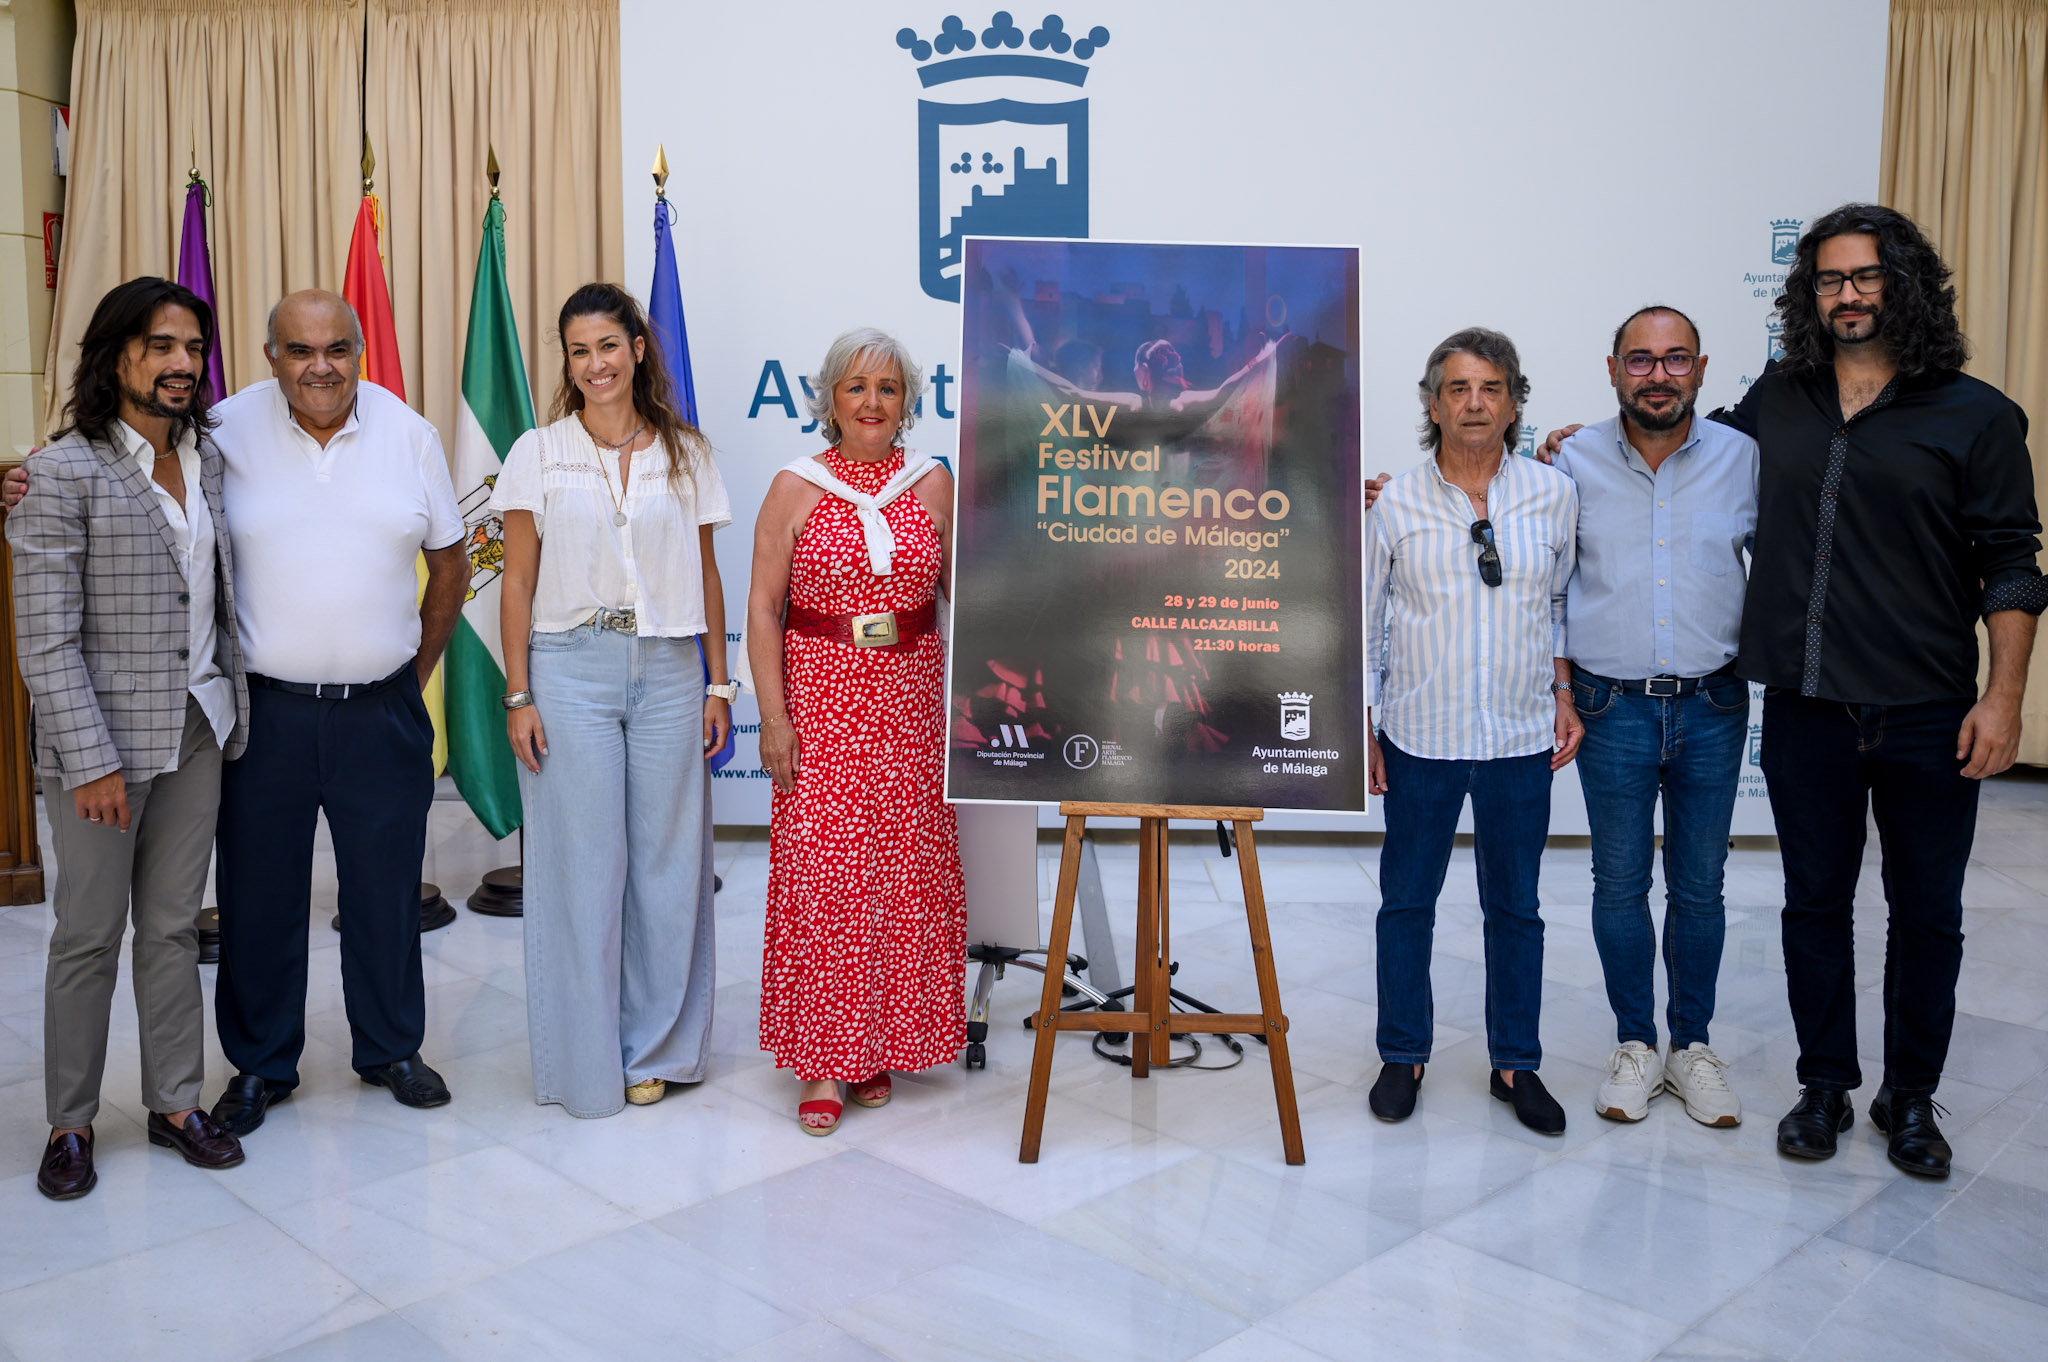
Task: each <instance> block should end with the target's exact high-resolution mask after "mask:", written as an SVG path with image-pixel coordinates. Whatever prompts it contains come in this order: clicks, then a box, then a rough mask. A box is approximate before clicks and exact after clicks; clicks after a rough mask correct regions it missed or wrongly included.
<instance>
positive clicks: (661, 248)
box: [647, 195, 733, 771]
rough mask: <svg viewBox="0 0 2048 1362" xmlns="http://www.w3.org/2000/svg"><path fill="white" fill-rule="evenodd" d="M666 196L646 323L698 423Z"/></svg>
mask: <svg viewBox="0 0 2048 1362" xmlns="http://www.w3.org/2000/svg"><path fill="white" fill-rule="evenodd" d="M668 214H669V206H668V200H667V199H666V198H664V197H662V196H660V195H656V196H655V200H654V285H653V287H652V288H650V289H649V290H648V291H647V324H648V325H649V326H652V327H653V328H654V336H655V339H656V340H658V341H660V342H661V353H662V357H663V358H664V359H666V360H667V361H668V374H669V378H670V380H671V381H673V382H674V383H675V385H676V400H677V401H679V402H681V403H682V407H683V419H684V420H686V421H688V422H689V423H690V424H691V425H693V426H694V425H696V424H697V384H696V382H695V380H693V379H692V378H691V377H690V333H689V331H688V330H686V329H685V328H684V326H683V286H682V284H681V282H680V281H678V280H677V278H676V246H675V240H674V239H673V238H672V237H671V236H670V235H669V231H668ZM698 659H699V661H701V662H702V663H703V666H704V680H705V683H706V684H709V683H710V681H711V658H710V657H709V656H708V655H707V654H705V653H704V651H703V645H702V644H699V645H698ZM732 754H733V735H732V734H731V733H730V732H728V733H727V734H726V735H725V746H723V747H721V748H719V749H718V750H717V751H716V752H713V753H712V754H711V758H710V764H711V769H712V770H714V771H716V770H718V769H719V768H720V767H722V766H724V765H725V764H726V763H727V762H729V761H731V760H732Z"/></svg>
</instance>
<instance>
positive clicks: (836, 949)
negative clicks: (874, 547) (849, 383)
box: [761, 449, 967, 1082]
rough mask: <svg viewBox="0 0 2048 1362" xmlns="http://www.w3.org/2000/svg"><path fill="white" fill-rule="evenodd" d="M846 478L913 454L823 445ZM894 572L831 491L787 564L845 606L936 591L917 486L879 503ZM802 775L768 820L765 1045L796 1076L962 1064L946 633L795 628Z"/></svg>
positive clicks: (933, 557)
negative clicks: (861, 644) (816, 633)
mask: <svg viewBox="0 0 2048 1362" xmlns="http://www.w3.org/2000/svg"><path fill="white" fill-rule="evenodd" d="M825 465H826V467H827V468H829V469H830V470H831V471H832V473H833V474H834V475H835V476H837V477H838V478H839V479H840V480H841V481H843V482H845V483H846V484H847V485H848V486H850V487H855V488H859V489H860V490H861V491H864V492H874V491H876V490H878V489H879V488H880V487H881V486H882V484H883V483H885V482H887V481H888V480H889V478H890V477H891V476H893V475H894V474H895V473H896V472H897V470H899V469H900V468H902V467H903V451H902V450H900V449H898V450H895V451H894V452H892V453H891V455H890V456H889V457H888V458H887V459H884V460H881V461H880V462H877V463H868V464H862V463H854V462H851V461H848V460H846V459H842V458H841V457H840V456H839V452H838V450H836V449H833V450H828V451H827V452H826V455H825ZM883 515H884V516H885V517H886V518H887V520H888V522H889V529H890V531H891V532H892V533H893V534H894V535H895V536H896V554H895V560H894V564H893V569H894V570H893V572H892V574H891V575H890V576H887V577H877V576H875V575H874V572H873V570H872V569H871V568H870V566H869V564H868V555H867V545H866V542H865V541H864V540H863V538H862V537H861V532H860V522H859V521H858V520H857V519H856V518H855V516H854V512H853V508H852V507H851V506H849V505H847V504H846V503H845V502H844V501H841V500H840V499H839V498H837V497H835V496H831V495H829V494H828V495H827V496H825V497H824V499H822V500H821V501H819V503H818V505H817V507H816V509H814V510H813V511H812V512H811V515H810V519H809V520H807V521H806V522H805V523H804V528H803V533H802V534H801V535H800V536H798V538H797V542H796V549H795V552H794V554H793V556H792V558H791V561H790V572H789V595H790V599H791V600H793V601H794V602H796V603H797V604H798V605H801V606H804V607H806V608H807V609H811V610H817V611H822V612H824V613H827V614H833V615H854V614H870V613H874V612H877V611H882V610H896V611H906V610H912V609H915V608H916V607H918V606H920V605H923V604H924V603H925V602H927V601H929V600H931V599H932V598H933V596H934V595H935V594H936V592H937V589H938V581H939V566H940V547H939V537H938V533H937V530H936V529H935V528H934V526H933V525H932V521H931V517H930V516H928V515H927V514H926V513H925V509H924V507H923V506H922V505H921V504H920V503H919V502H918V499H917V495H916V493H915V492H914V491H913V492H905V493H904V494H903V495H902V496H899V497H897V498H896V500H894V501H893V502H891V503H890V504H889V505H888V506H887V507H885V508H884V510H883ZM782 645H783V685H784V688H785V690H786V691H787V694H788V702H789V714H790V719H791V721H792V722H793V723H794V724H795V726H796V731H797V739H798V742H799V744H800V746H799V748H798V766H799V772H798V776H797V781H796V788H795V789H794V790H790V791H787V792H784V791H781V790H777V791H776V792H775V796H774V801H775V802H774V809H773V813H772V816H771V820H770V844H769V869H768V927H767V941H766V944H765V948H764V951H763V958H762V962H761V1046H762V1048H763V1049H765V1050H770V1051H772V1052H773V1053H774V1055H775V1062H776V1065H777V1067H779V1068H785V1069H794V1070H796V1075H797V1077H798V1078H801V1079H804V1080H806V1081H809V1080H812V1079H825V1078H837V1079H844V1080H846V1081H848V1082H859V1081H860V1080H862V1079H866V1078H871V1077H873V1076H874V1075H875V1074H877V1073H879V1072H881V1071H883V1070H888V1069H895V1070H903V1071H911V1070H917V1069H926V1068H930V1067H931V1066H933V1065H935V1064H945V1063H949V1062H951V1061H952V1060H953V1059H954V1058H955V1057H957V1056H958V1054H959V1053H960V1047H961V1046H962V1045H963V1044H965V1043H966V1038H967V1019H966V1010H965V1006H964V1002H963V998H962V985H963V982H964V977H965V972H966V947H967V905H966V893H965V887H964V885H963V882H962V880H961V876H960V843H959V834H958V832H957V829H956V827H955V824H954V821H953V810H952V808H951V807H950V806H948V805H947V804H946V803H945V801H944V800H943V799H941V798H940V791H941V790H942V789H943V780H944V775H945V769H944V761H945V726H944V719H945V697H944V689H945V672H946V653H945V645H944V643H943V642H942V641H941V640H940V638H939V636H938V634H937V633H928V634H926V635H924V636H923V637H922V638H920V639H918V640H917V642H916V643H915V644H914V645H913V646H911V647H907V648H901V649H896V648H856V647H854V646H853V645H852V644H849V643H838V642H834V641H832V640H830V639H821V638H812V637H809V636H806V635H802V634H795V633H785V634H784V635H783V639H782Z"/></svg>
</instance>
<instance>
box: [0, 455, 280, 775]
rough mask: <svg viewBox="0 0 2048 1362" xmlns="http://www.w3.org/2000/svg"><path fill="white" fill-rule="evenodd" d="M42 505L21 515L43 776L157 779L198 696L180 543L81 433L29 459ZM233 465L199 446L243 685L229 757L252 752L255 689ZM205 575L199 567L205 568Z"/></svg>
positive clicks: (28, 655) (118, 465)
mask: <svg viewBox="0 0 2048 1362" xmlns="http://www.w3.org/2000/svg"><path fill="white" fill-rule="evenodd" d="M28 470H29V495H28V496H27V497H25V498H24V499H23V500H22V502H21V504H20V505H19V506H16V507H15V508H14V510H13V512H12V513H11V514H9V515H8V517H7V544H8V547H9V549H11V550H12V552H13V559H14V638H15V655H16V656H17V657H18V658H19V660H20V662H21V677H22V680H23V681H24V682H26V683H27V685H28V692H29V695H30V697H31V698H32V699H33V700H34V702H35V715H36V742H35V746H36V768H37V769H38V770H39V771H42V772H44V773H46V774H56V775H59V776H61V777H62V779H63V782H64V788H65V789H67V790H68V789H74V788H76V787H77V786H80V785H83V784H84V783H85V782H87V781H89V780H96V779H98V778H99V777H101V776H104V775H108V774H110V773H111V772H114V771H124V772H126V773H127V776H128V778H129V779H130V780H147V779H149V778H150V777H151V776H153V775H155V774H156V773H157V772H159V771H161V770H162V769H163V768H164V766H165V765H166V764H167V763H168V762H169V761H170V759H171V757H172V755H173V754H174V753H175V752H176V751H177V748H178V741H179V739H180V737H181V736H182V735H183V733H184V730H185V700H186V696H187V695H188V693H189V692H190V690H191V682H192V670H191V663H190V661H189V660H188V658H187V653H188V651H189V649H190V646H191V617H190V607H189V606H188V605H187V604H186V602H185V601H184V600H181V599H180V598H181V597H183V596H185V595H186V594H187V593H186V585H185V576H184V574H183V573H182V572H181V571H179V568H178V557H177V541H176V540H175V539H174V538H173V537H172V533H171V526H170V522H169V520H167V519H166V518H165V517H164V511H163V506H162V505H161V504H160V503H159V502H158V501H157V496H156V492H155V490H154V489H153V488H152V487H151V486H150V480H149V478H148V476H147V475H145V474H144V473H143V471H142V469H141V468H140V467H139V466H138V465H137V464H136V462H135V460H134V459H133V458H131V457H129V456H128V455H127V454H126V453H125V452H123V451H122V450H121V449H119V448H117V447H116V446H115V445H112V444H109V443H107V442H105V441H100V440H91V439H88V438H87V437H86V436H85V435H84V434H82V433H80V432H78V431H73V432H72V433H70V434H69V435H66V436H64V437H63V438H61V439H59V440H57V441H55V442H54V443H52V444H50V445H49V446H47V447H46V448H44V449H41V450H39V451H37V452H36V453H34V454H31V455H30V456H29V459H28ZM221 475H222V462H221V453H220V450H219V448H218V447H216V446H215V445H214V443H213V441H212V440H211V439H209V438H207V437H206V436H205V435H204V434H202V435H201V436H200V437H199V486H200V490H201V492H202V493H203V494H204V495H205V497H206V508H207V510H208V511H209V512H210V513H211V514H212V516H213V529H214V545H215V553H214V565H213V570H214V573H215V578H214V580H215V583H216V590H215V592H214V625H215V638H216V639H217V641H218V644H219V648H220V653H221V656H220V669H221V672H222V673H223V674H224V675H226V676H228V677H230V678H231V679H232V680H233V681H234V684H235V727H234V731H233V732H232V733H231V734H230V735H229V737H228V743H227V747H226V749H225V751H224V753H223V755H224V756H226V757H228V758H230V759H233V758H235V757H239V756H240V755H241V754H242V749H243V748H244V747H245V746H246V745H247V742H248V733H249V686H248V681H247V679H246V678H245V676H244V673H243V668H242V641H241V637H240V635H239V634H238V633H237V631H236V629H235V592H234V580H235V574H234V563H233V550H232V549H231V548H230V546H229V540H228V522H227V517H226V515H225V514H223V512H222V510H221ZM194 566H195V567H196V566H197V565H196V564H195V565H194Z"/></svg>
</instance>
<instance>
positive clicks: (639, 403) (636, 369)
mask: <svg viewBox="0 0 2048 1362" xmlns="http://www.w3.org/2000/svg"><path fill="white" fill-rule="evenodd" d="M578 317H609V318H611V319H612V320H613V321H615V322H617V323H618V324H619V327H620V329H621V330H623V331H624V332H625V333H626V340H627V342H628V344H630V343H631V342H633V341H636V340H638V341H645V342H646V343H647V349H646V351H645V352H644V353H643V354H642V355H641V357H640V360H639V362H638V363H636V364H635V365H634V366H633V410H634V411H636V412H638V413H639V414H640V419H641V420H643V421H645V422H647V425H648V428H649V429H650V430H652V431H653V432H654V434H655V435H656V437H657V438H659V439H660V441H661V445H662V448H663V449H666V450H667V451H668V458H669V464H668V488H669V491H671V492H675V493H677V494H678V495H680V494H681V491H682V486H683V479H685V478H694V477H695V476H696V471H697V465H698V463H699V461H701V460H703V459H706V458H709V457H710V448H709V446H708V445H707V444H706V443H705V440H704V436H703V433H702V432H701V431H699V430H698V429H697V427H695V426H693V425H691V424H690V423H689V422H688V421H687V420H685V419H684V418H683V412H682V404H681V403H680V402H679V401H677V399H676V385H675V382H674V380H673V379H671V378H670V377H669V372H668V361H667V359H666V358H665V357H664V356H663V355H662V352H661V338H660V337H659V336H657V335H655V334H654V328H653V327H651V326H649V325H648V324H647V314H646V313H644V312H642V311H641V310H640V304H639V302H638V301H637V300H636V299H635V298H634V297H633V295H632V294H630V293H628V292H626V290H624V289H622V288H620V287H619V286H618V285H617V284H601V283H600V284H585V285H584V286H583V287H581V288H579V289H577V290H576V291H575V292H574V293H572V294H570V295H569V301H567V302H565V303H563V304H562V311H561V315H560V316H558V317H557V318H556V319H555V334H556V335H557V336H558V337H560V338H561V340H562V386H561V388H560V389H559V390H558V391H557V392H556V393H555V405H554V413H553V418H554V419H555V420H557V421H559V420H561V419H562V418H563V417H565V416H568V415H571V414H572V413H575V412H580V411H582V410H583V390H582V389H581V388H579V387H577V386H576V380H575V379H574V378H573V377H571V376H570V374H569V342H568V338H567V332H568V330H569V323H570V322H573V321H575V320H576V319H577V318H578Z"/></svg>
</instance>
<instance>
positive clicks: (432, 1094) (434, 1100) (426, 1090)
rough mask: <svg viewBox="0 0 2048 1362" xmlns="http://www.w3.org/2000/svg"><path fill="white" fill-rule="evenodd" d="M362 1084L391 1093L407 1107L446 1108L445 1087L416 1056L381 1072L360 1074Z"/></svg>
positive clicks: (395, 1062) (370, 1071)
mask: <svg viewBox="0 0 2048 1362" xmlns="http://www.w3.org/2000/svg"><path fill="white" fill-rule="evenodd" d="M363 1082H365V1083H374V1084H376V1085H377V1086H378V1087H380V1088H389V1089H391V1095H392V1096H393V1097H396V1098H397V1099H398V1100H399V1101H400V1102H401V1103H403V1104H404V1105H406V1106H408V1107H444V1106H446V1105H448V1097H449V1093H448V1085H447V1084H446V1083H444V1082H442V1081H441V1075H439V1074H437V1073H435V1072H434V1071H433V1070H432V1069H430V1068H428V1067H427V1062H426V1061H425V1060H424V1059H421V1058H420V1057H419V1055H418V1054H417V1053H414V1054H411V1055H408V1056H407V1057H406V1058H404V1059H397V1060H393V1061H392V1062H391V1063H389V1064H386V1065H384V1066H383V1067H382V1068H377V1069H366V1070H364V1071H363Z"/></svg>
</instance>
